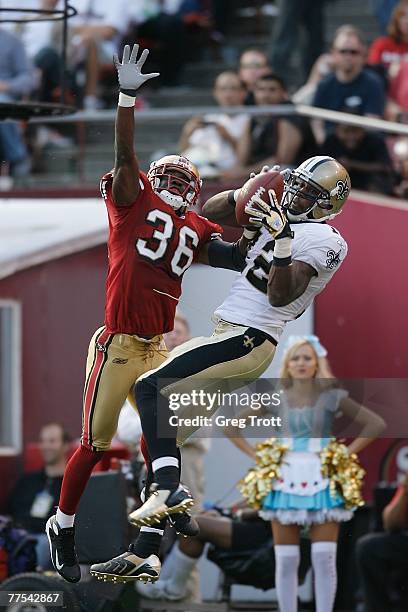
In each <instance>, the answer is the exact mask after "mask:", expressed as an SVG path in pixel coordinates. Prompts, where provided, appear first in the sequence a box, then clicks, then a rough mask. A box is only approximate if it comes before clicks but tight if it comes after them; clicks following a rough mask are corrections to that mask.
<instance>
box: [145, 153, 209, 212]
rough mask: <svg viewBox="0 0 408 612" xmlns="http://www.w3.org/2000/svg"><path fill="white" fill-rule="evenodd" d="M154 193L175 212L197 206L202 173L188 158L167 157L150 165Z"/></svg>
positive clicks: (149, 177) (179, 156)
mask: <svg viewBox="0 0 408 612" xmlns="http://www.w3.org/2000/svg"><path fill="white" fill-rule="evenodd" d="M147 178H148V179H149V181H150V183H151V185H152V187H153V191H155V192H156V193H157V195H158V196H159V197H160V198H161V199H162V200H163V201H164V202H166V204H170V206H172V207H173V208H174V209H175V210H180V209H183V208H187V206H188V205H189V204H195V203H196V202H197V198H198V196H199V193H200V189H201V185H202V180H201V179H200V173H199V172H198V169H197V168H196V167H195V165H194V164H193V163H191V161H190V160H189V159H187V157H183V156H182V155H166V156H165V157H161V158H160V159H158V160H157V161H154V162H153V163H151V164H150V168H149V171H148V173H147Z"/></svg>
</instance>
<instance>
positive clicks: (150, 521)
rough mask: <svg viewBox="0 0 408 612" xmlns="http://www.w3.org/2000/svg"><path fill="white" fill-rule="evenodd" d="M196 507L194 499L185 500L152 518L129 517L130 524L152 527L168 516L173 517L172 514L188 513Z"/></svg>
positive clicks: (160, 511)
mask: <svg viewBox="0 0 408 612" xmlns="http://www.w3.org/2000/svg"><path fill="white" fill-rule="evenodd" d="M193 506H194V500H193V499H184V500H183V501H182V502H180V503H179V504H177V505H175V506H172V507H171V508H168V507H167V506H166V508H163V509H162V510H159V511H158V512H155V514H153V515H152V516H142V517H140V518H139V517H137V516H136V517H129V522H130V523H131V524H132V525H135V526H136V527H150V526H151V525H154V524H155V523H159V522H160V521H161V520H162V519H163V518H165V517H167V516H171V515H172V514H178V513H179V512H187V511H188V510H190V508H192V507H193Z"/></svg>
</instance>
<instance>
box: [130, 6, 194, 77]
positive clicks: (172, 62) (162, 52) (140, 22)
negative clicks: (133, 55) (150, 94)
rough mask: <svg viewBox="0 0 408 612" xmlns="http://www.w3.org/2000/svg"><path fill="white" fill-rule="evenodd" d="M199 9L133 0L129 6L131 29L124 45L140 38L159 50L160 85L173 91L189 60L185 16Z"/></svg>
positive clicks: (157, 51) (157, 52)
mask: <svg viewBox="0 0 408 612" xmlns="http://www.w3.org/2000/svg"><path fill="white" fill-rule="evenodd" d="M200 9H201V5H200V2H198V1H197V0H162V1H161V2H159V1H158V0H133V1H132V2H131V3H129V14H130V20H131V23H132V25H131V27H130V29H129V31H128V33H127V35H126V42H131V43H133V42H134V41H135V40H138V39H140V38H147V39H149V40H153V41H155V43H157V45H158V48H157V49H156V50H155V49H153V51H156V55H157V57H158V60H159V66H158V71H159V72H160V81H159V82H160V84H161V85H162V86H164V87H174V86H178V85H179V84H180V75H181V72H182V69H183V66H184V64H185V62H186V59H187V58H188V55H189V53H188V48H187V38H186V24H185V20H187V21H188V15H189V14H191V13H192V12H198V11H199V10H200Z"/></svg>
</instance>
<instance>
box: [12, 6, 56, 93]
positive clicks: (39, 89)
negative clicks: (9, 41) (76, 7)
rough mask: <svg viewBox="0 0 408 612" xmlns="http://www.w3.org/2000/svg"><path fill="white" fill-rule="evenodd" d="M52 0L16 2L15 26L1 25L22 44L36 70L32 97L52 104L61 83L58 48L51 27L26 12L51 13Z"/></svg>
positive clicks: (53, 28) (53, 7)
mask: <svg viewBox="0 0 408 612" xmlns="http://www.w3.org/2000/svg"><path fill="white" fill-rule="evenodd" d="M57 5H58V3H57V2H56V1H55V0H19V2H18V8H19V9H24V11H22V12H19V11H17V10H16V12H13V15H12V18H13V19H18V20H19V21H18V23H5V24H4V25H3V27H4V28H5V29H7V30H8V31H10V32H13V33H14V34H15V35H16V36H17V37H18V38H19V39H20V41H22V42H23V44H24V46H25V49H26V52H27V55H28V57H29V59H30V61H31V62H32V64H33V65H34V66H35V68H36V71H37V83H36V91H35V92H33V93H34V95H35V97H36V98H37V99H38V100H39V101H41V102H53V101H55V98H54V96H55V94H56V91H57V89H58V88H59V86H60V82H61V49H57V47H56V41H55V40H54V38H55V34H56V28H55V24H54V23H53V22H52V20H44V19H42V16H41V15H39V14H38V13H35V12H33V13H30V12H27V11H29V10H33V11H38V10H55V9H56V8H57Z"/></svg>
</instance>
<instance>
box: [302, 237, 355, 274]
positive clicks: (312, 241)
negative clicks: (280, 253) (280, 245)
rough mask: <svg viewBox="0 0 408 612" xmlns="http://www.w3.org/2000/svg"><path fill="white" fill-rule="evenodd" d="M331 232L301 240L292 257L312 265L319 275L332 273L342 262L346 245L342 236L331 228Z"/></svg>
mask: <svg viewBox="0 0 408 612" xmlns="http://www.w3.org/2000/svg"><path fill="white" fill-rule="evenodd" d="M330 229H332V230H333V231H332V233H330V234H326V235H324V236H320V235H317V234H315V235H314V236H310V237H309V238H308V240H307V241H306V240H303V241H302V244H301V245H300V246H299V249H298V251H297V252H296V253H294V254H293V259H294V260H296V261H303V262H304V263H307V264H309V266H312V268H314V270H315V271H316V272H317V274H318V275H319V276H324V275H329V276H330V275H332V274H334V273H335V272H336V270H338V269H339V267H340V266H341V264H342V263H343V261H344V259H345V257H346V255H347V251H348V246H347V243H346V241H345V240H344V238H343V237H342V236H341V235H340V234H339V233H338V232H336V231H335V230H334V229H333V228H330Z"/></svg>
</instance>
